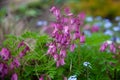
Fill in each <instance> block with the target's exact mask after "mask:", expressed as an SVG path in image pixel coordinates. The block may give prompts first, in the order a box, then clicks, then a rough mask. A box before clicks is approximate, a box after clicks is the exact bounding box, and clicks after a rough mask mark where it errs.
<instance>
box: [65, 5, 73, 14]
mask: <svg viewBox="0 0 120 80" xmlns="http://www.w3.org/2000/svg"><path fill="white" fill-rule="evenodd" d="M64 11H65V13H66V15H67V16H73V13H71V12H70V9H69V8H68V7H67V8H65V9H64Z"/></svg>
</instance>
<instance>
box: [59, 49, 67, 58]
mask: <svg viewBox="0 0 120 80" xmlns="http://www.w3.org/2000/svg"><path fill="white" fill-rule="evenodd" d="M60 57H62V58H65V57H66V50H65V49H61V50H60Z"/></svg>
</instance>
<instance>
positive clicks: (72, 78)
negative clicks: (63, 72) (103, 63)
mask: <svg viewBox="0 0 120 80" xmlns="http://www.w3.org/2000/svg"><path fill="white" fill-rule="evenodd" d="M68 80H77V75H73V76H70V77H69V78H68Z"/></svg>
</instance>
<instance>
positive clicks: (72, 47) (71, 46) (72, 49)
mask: <svg viewBox="0 0 120 80" xmlns="http://www.w3.org/2000/svg"><path fill="white" fill-rule="evenodd" d="M75 47H76V45H75V44H71V45H70V51H71V52H73V51H74V49H75Z"/></svg>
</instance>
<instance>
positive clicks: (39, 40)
mask: <svg viewBox="0 0 120 80" xmlns="http://www.w3.org/2000/svg"><path fill="white" fill-rule="evenodd" d="M6 37H7V40H6V41H4V46H5V47H8V48H9V49H10V50H11V53H12V54H14V56H15V55H17V54H18V53H19V52H20V51H21V50H22V48H21V49H19V50H18V49H17V47H16V46H17V44H18V43H20V42H21V41H22V40H24V41H25V42H26V43H27V44H28V46H29V47H30V50H31V51H30V52H28V53H27V54H26V55H25V56H24V58H22V59H21V61H20V62H21V66H20V68H19V69H18V70H17V72H18V73H19V75H20V76H19V79H20V80H21V79H22V80H23V79H24V80H38V79H39V77H40V75H42V74H45V75H47V76H46V77H50V78H52V80H63V77H70V76H72V75H77V78H78V80H109V79H110V77H109V74H108V73H107V72H110V75H111V76H112V77H114V71H115V70H117V73H119V72H120V67H119V64H118V60H117V59H116V58H113V56H114V54H112V53H110V52H100V51H99V48H100V45H101V43H102V42H104V41H106V40H108V39H109V38H110V37H109V36H105V35H103V34H102V33H98V34H96V33H95V34H92V36H91V37H86V43H85V44H79V43H78V42H76V44H77V48H76V49H75V51H74V52H70V51H69V50H68V51H67V57H66V59H65V62H66V64H65V65H64V66H61V67H58V68H57V67H56V65H55V61H54V60H53V58H51V57H50V56H47V55H46V52H47V46H46V44H47V43H48V42H49V41H50V40H51V39H50V38H49V36H48V35H39V34H38V33H35V32H25V33H23V34H22V35H21V36H18V37H16V36H14V35H8V36H6ZM118 58H119V57H118ZM84 62H89V63H90V66H91V67H89V66H84V65H83V63H84ZM110 63H112V64H117V65H116V66H114V65H111V64H110ZM117 78H118V79H119V75H117ZM116 80H117V79H116Z"/></svg>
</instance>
